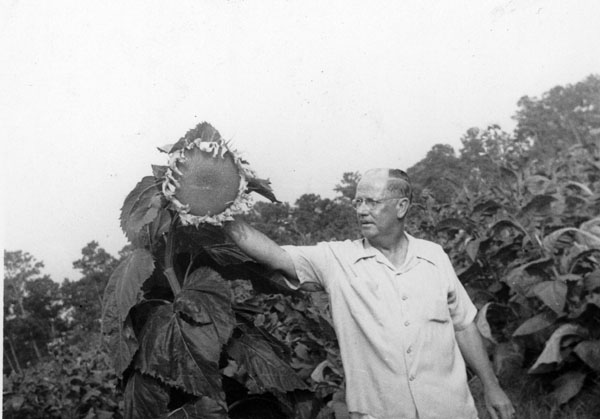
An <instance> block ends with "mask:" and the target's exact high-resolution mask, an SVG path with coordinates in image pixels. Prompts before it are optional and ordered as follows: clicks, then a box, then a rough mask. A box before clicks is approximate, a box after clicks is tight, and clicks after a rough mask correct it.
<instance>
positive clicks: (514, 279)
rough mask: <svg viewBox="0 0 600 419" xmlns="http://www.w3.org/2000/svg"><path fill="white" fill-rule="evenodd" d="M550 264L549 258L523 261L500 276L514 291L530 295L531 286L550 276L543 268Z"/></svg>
mask: <svg viewBox="0 0 600 419" xmlns="http://www.w3.org/2000/svg"><path fill="white" fill-rule="evenodd" d="M552 264H553V260H552V259H551V258H543V259H537V260H534V261H531V262H528V263H525V264H523V265H521V266H517V267H516V268H514V269H512V270H511V271H510V272H508V273H507V274H506V276H505V277H504V278H502V281H503V282H505V283H506V284H507V285H508V286H509V287H510V288H511V290H513V291H514V292H517V293H519V294H521V295H525V296H527V297H530V296H532V294H531V290H532V288H533V286H535V285H536V284H538V283H541V282H543V281H544V280H548V279H549V278H550V275H549V274H548V273H547V272H546V270H545V269H546V268H548V267H549V266H552Z"/></svg>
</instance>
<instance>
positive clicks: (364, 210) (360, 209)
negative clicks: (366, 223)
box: [356, 201, 369, 215]
mask: <svg viewBox="0 0 600 419" xmlns="http://www.w3.org/2000/svg"><path fill="white" fill-rule="evenodd" d="M356 213H357V214H359V215H361V214H362V215H366V214H368V213H369V207H368V206H367V204H366V203H365V202H364V201H363V202H361V203H360V204H358V206H357V207H356Z"/></svg>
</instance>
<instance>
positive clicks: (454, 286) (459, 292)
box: [444, 253, 477, 331]
mask: <svg viewBox="0 0 600 419" xmlns="http://www.w3.org/2000/svg"><path fill="white" fill-rule="evenodd" d="M444 271H445V272H444V275H445V276H446V278H448V279H449V281H450V283H449V288H448V309H449V310H450V316H451V317H452V323H453V325H454V330H456V331H459V330H463V329H465V328H466V327H467V326H468V325H470V324H471V323H472V322H473V320H474V319H475V316H476V315H477V308H476V307H475V305H474V304H473V302H472V301H471V298H470V297H469V294H467V290H465V287H464V286H463V284H462V283H461V282H460V280H459V279H458V277H457V276H456V273H455V272H454V268H453V267H452V263H451V262H450V259H449V258H448V256H447V255H446V254H445V253H444Z"/></svg>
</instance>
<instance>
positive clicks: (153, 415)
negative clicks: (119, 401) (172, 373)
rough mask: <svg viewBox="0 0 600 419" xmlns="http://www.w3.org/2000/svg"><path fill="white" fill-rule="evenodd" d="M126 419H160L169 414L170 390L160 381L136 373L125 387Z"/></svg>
mask: <svg viewBox="0 0 600 419" xmlns="http://www.w3.org/2000/svg"><path fill="white" fill-rule="evenodd" d="M124 396H125V397H124V398H125V415H124V417H125V419H158V418H161V417H163V416H164V415H166V414H167V413H168V412H169V409H168V407H167V406H168V404H169V390H168V388H166V387H165V386H164V385H163V384H162V383H161V382H160V381H158V380H157V379H155V378H152V377H149V376H147V375H144V374H141V373H139V372H137V371H136V372H135V373H134V374H133V375H132V376H131V377H130V378H129V380H128V381H127V385H126V386H125V394H124Z"/></svg>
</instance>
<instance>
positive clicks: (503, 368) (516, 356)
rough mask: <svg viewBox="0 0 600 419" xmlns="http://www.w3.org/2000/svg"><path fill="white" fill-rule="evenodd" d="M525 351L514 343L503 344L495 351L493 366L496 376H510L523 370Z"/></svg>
mask: <svg viewBox="0 0 600 419" xmlns="http://www.w3.org/2000/svg"><path fill="white" fill-rule="evenodd" d="M524 352H525V350H524V349H523V348H522V347H520V346H519V345H517V344H515V343H514V342H501V343H499V344H498V345H497V346H496V348H495V350H494V357H493V365H494V372H495V373H496V375H500V376H502V375H507V376H510V375H512V373H514V372H518V371H520V370H521V367H522V366H523V361H524V360H525V353H524Z"/></svg>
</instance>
